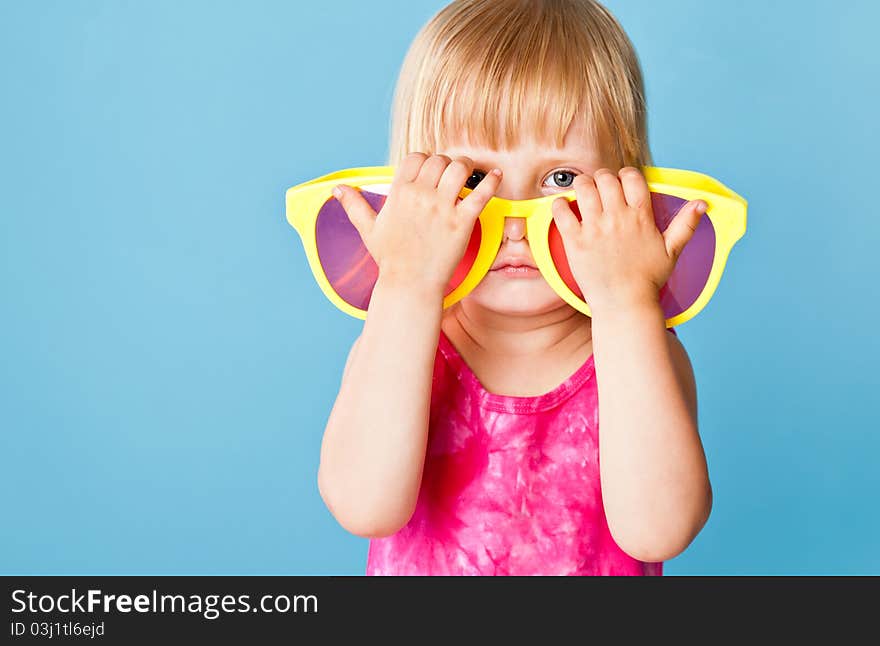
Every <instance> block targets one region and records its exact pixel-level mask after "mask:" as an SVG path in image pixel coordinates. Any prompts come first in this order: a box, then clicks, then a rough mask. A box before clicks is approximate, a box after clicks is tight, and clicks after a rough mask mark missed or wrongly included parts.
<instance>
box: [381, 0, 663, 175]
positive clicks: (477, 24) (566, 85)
mask: <svg viewBox="0 0 880 646" xmlns="http://www.w3.org/2000/svg"><path fill="white" fill-rule="evenodd" d="M391 117H392V118H391V142H390V146H389V156H388V162H387V163H388V164H389V165H397V164H398V163H399V162H400V160H402V159H403V157H404V156H405V155H406V154H407V153H408V152H412V151H421V152H426V153H429V154H430V153H434V152H442V151H443V149H444V148H445V147H446V146H447V145H449V144H451V143H452V142H453V141H455V142H456V143H459V142H460V143H463V144H466V145H474V146H482V147H487V148H491V149H494V150H509V149H511V148H514V147H516V146H518V145H520V144H523V143H527V140H534V141H537V142H538V143H545V144H548V145H553V146H556V147H562V146H563V141H564V137H565V134H566V132H567V131H568V129H569V127H570V126H571V124H572V123H573V122H574V121H575V119H579V120H582V121H583V123H584V124H585V125H586V126H587V131H588V132H591V133H592V134H593V136H594V137H596V139H597V141H598V144H599V146H600V148H601V150H602V151H603V152H604V153H605V154H606V155H608V156H609V157H610V158H611V160H613V161H614V162H616V163H617V164H618V166H627V165H634V166H640V165H649V164H650V163H651V155H650V151H649V148H648V142H647V127H646V106H645V96H644V89H643V81H642V74H641V70H640V69H639V63H638V58H637V56H636V54H635V51H634V49H633V47H632V44H631V43H630V41H629V39H628V37H627V36H626V34H625V33H624V32H623V29H622V28H621V27H620V25H619V24H618V22H617V21H616V19H615V18H614V17H613V16H612V15H611V14H610V13H609V12H608V11H607V10H606V9H605V8H604V7H602V6H601V5H600V4H598V3H597V2H594V1H592V0H456V1H455V2H453V3H451V4H450V5H448V6H446V7H445V8H444V9H442V10H441V11H440V12H439V13H438V14H437V15H435V16H434V17H433V18H432V19H431V20H430V21H429V22H428V23H427V24H426V25H425V26H424V27H423V28H422V30H421V31H420V32H419V34H418V35H417V36H416V38H415V39H414V41H413V43H412V45H411V46H410V49H409V51H408V52H407V55H406V57H405V59H404V62H403V65H402V67H401V72H400V76H399V78H398V83H397V88H396V91H395V97H394V105H393V106H392V115H391Z"/></svg>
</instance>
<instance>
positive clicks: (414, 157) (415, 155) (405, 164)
mask: <svg viewBox="0 0 880 646" xmlns="http://www.w3.org/2000/svg"><path fill="white" fill-rule="evenodd" d="M427 159H428V155H426V154H425V153H420V152H411V153H409V154H408V155H407V156H406V157H404V158H403V161H402V162H400V166H398V168H397V173H396V174H395V176H394V180H393V181H392V183H393V184H398V183H400V182H412V181H413V180H415V178H416V177H418V176H419V171H420V170H421V168H422V164H424V163H425V160H427Z"/></svg>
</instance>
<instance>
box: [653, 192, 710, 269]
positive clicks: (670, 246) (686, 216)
mask: <svg viewBox="0 0 880 646" xmlns="http://www.w3.org/2000/svg"><path fill="white" fill-rule="evenodd" d="M705 212H706V203H705V202H704V201H703V200H693V201H691V202H688V203H687V204H685V205H684V206H683V207H681V209H679V211H678V213H676V214H675V217H674V218H672V222H670V223H669V226H667V227H666V230H665V231H664V232H663V241H664V242H665V243H666V253H667V255H668V256H669V257H670V258H672V260H673V261H674V262H677V261H678V257H679V256H680V255H681V252H682V251H683V250H684V247H685V245H686V244H687V243H688V242H690V239H691V238H693V237H694V233H696V231H697V225H698V224H699V223H700V218H702V217H703V214H704V213H705Z"/></svg>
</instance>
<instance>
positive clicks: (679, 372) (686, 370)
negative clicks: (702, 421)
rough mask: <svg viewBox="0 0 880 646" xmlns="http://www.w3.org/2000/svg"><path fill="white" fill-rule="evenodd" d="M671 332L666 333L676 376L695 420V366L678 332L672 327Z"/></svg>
mask: <svg viewBox="0 0 880 646" xmlns="http://www.w3.org/2000/svg"><path fill="white" fill-rule="evenodd" d="M669 332H671V334H667V335H666V342H667V345H668V347H669V355H670V357H671V359H672V365H673V367H674V368H675V376H676V378H677V380H678V383H679V385H680V386H681V388H682V391H683V392H684V394H685V397H686V398H687V401H688V406H689V408H690V410H691V415H693V417H694V420H696V419H697V383H696V379H695V377H694V368H693V366H692V365H691V360H690V357H689V356H688V353H687V350H685V348H684V345H683V344H682V342H681V339H679V337H678V334H677V333H675V331H674V330H673V329H672V328H669Z"/></svg>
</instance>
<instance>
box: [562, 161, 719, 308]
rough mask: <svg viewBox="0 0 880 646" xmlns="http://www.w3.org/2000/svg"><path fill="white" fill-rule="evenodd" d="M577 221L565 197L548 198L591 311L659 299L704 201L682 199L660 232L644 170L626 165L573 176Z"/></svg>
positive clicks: (691, 234) (694, 227)
mask: <svg viewBox="0 0 880 646" xmlns="http://www.w3.org/2000/svg"><path fill="white" fill-rule="evenodd" d="M573 186H574V189H575V193H576V195H577V205H578V210H579V211H580V214H581V221H578V218H577V216H576V215H575V214H574V212H573V211H572V210H571V207H570V206H569V202H568V200H566V199H564V198H560V199H558V200H554V202H553V220H554V222H556V226H557V228H558V229H559V233H560V234H561V236H562V244H563V247H564V249H565V255H566V256H567V258H568V264H569V266H570V267H571V272H572V274H573V276H574V279H575V280H576V281H577V284H578V286H579V287H580V288H581V291H582V292H583V294H584V300H586V301H587V304H588V305H589V306H590V311H591V312H593V313H596V312H597V311H598V312H601V311H604V310H607V309H609V308H610V309H613V308H615V307H621V306H624V307H626V306H630V305H633V304H640V303H644V302H653V303H658V302H659V292H660V288H661V287H663V285H665V284H666V281H667V280H668V279H669V276H670V274H672V270H673V269H674V268H675V263H676V262H677V261H678V257H679V256H680V255H681V252H682V250H683V249H684V246H685V245H686V244H687V243H688V242H689V241H690V239H691V238H692V237H693V235H694V231H696V228H697V224H698V223H699V221H700V217H702V215H703V213H705V210H706V203H705V202H704V201H702V200H693V201H690V202H687V203H685V204H684V205H683V206H682V207H681V210H680V211H679V212H678V213H677V214H676V215H675V217H674V218H673V219H672V221H671V222H670V223H669V226H668V227H667V228H666V230H665V231H664V232H661V231H660V230H659V229H658V228H657V225H656V223H655V222H654V212H653V209H652V207H651V193H650V190H649V189H648V183H647V181H646V180H645V177H644V175H643V174H642V172H641V171H640V170H638V169H637V168H634V167H631V166H627V167H625V168H622V169H621V170H620V172H619V173H618V174H617V175H615V174H614V173H613V172H612V171H610V170H608V169H607V168H601V169H599V170H597V171H596V172H595V173H594V174H593V175H592V176H591V175H588V174H581V175H578V176H577V177H575V180H574V185H573Z"/></svg>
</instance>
